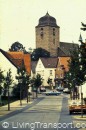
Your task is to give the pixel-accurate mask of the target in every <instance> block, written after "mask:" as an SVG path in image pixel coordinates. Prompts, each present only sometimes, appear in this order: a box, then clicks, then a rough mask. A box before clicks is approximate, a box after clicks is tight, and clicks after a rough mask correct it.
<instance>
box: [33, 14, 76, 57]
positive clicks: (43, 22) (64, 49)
mask: <svg viewBox="0 0 86 130" xmlns="http://www.w3.org/2000/svg"><path fill="white" fill-rule="evenodd" d="M35 32H36V48H43V49H45V50H47V51H48V52H50V56H51V57H58V56H59V57H60V56H70V54H71V52H72V51H73V50H74V49H78V44H75V43H66V42H60V27H59V26H58V25H57V22H56V19H55V18H54V17H52V16H50V15H49V13H48V12H47V13H46V15H45V16H43V17H41V18H40V19H39V23H38V25H37V26H36V27H35Z"/></svg>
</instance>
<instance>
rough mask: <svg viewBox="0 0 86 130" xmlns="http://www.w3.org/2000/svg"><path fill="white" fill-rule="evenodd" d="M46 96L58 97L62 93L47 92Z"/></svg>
mask: <svg viewBox="0 0 86 130" xmlns="http://www.w3.org/2000/svg"><path fill="white" fill-rule="evenodd" d="M45 94H46V95H47V96H49V95H55V96H58V95H60V94H61V93H60V92H58V91H55V90H53V91H49V92H45Z"/></svg>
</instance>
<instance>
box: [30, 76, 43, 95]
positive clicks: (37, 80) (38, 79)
mask: <svg viewBox="0 0 86 130" xmlns="http://www.w3.org/2000/svg"><path fill="white" fill-rule="evenodd" d="M32 81H33V86H34V87H35V88H36V97H38V95H37V93H38V88H39V87H40V85H41V84H42V82H43V81H42V78H41V75H40V74H37V75H36V77H35V78H33V79H32Z"/></svg>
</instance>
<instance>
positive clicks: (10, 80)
mask: <svg viewBox="0 0 86 130" xmlns="http://www.w3.org/2000/svg"><path fill="white" fill-rule="evenodd" d="M5 79H6V85H7V92H8V111H10V88H11V86H12V83H13V77H12V71H11V69H9V70H8V72H7V74H6V77H5Z"/></svg>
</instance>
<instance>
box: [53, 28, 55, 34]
mask: <svg viewBox="0 0 86 130" xmlns="http://www.w3.org/2000/svg"><path fill="white" fill-rule="evenodd" d="M53 36H55V28H53Z"/></svg>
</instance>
